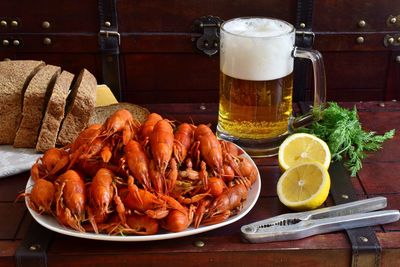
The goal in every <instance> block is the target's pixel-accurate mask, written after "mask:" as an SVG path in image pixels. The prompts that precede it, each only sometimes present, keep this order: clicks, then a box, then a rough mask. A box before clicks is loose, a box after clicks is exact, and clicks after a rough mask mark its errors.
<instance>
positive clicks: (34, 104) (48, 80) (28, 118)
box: [14, 65, 61, 147]
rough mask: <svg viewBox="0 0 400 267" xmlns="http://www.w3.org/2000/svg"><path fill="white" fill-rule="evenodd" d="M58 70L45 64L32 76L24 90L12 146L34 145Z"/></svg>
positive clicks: (59, 69)
mask: <svg viewBox="0 0 400 267" xmlns="http://www.w3.org/2000/svg"><path fill="white" fill-rule="evenodd" d="M60 71H61V68H60V67H58V66H53V65H46V66H45V67H43V68H42V69H40V70H39V71H38V72H37V73H36V75H35V76H33V78H32V80H31V81H30V83H29V85H28V87H27V88H26V91H25V95H24V102H23V106H22V119H21V123H20V125H19V127H18V130H17V134H16V135H15V139H14V147H35V145H36V140H37V137H38V132H39V128H40V124H41V121H42V118H43V114H44V111H45V110H46V105H47V101H48V98H49V97H50V94H51V91H52V88H53V86H54V82H55V80H56V78H57V77H58V75H60Z"/></svg>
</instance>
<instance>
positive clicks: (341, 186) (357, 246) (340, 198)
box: [299, 102, 382, 267]
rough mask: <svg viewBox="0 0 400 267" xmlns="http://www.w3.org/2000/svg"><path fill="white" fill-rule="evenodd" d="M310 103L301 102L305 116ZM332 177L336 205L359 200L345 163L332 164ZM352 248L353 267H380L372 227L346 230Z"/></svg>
mask: <svg viewBox="0 0 400 267" xmlns="http://www.w3.org/2000/svg"><path fill="white" fill-rule="evenodd" d="M310 105H311V103H310V102H308V103H307V102H300V103H299V107H300V110H301V112H302V113H303V114H305V113H307V112H308V111H309V110H310V107H311V106H310ZM329 173H330V176H331V190H330V193H331V196H332V198H333V200H334V202H335V204H336V205H339V204H344V203H347V202H351V201H356V200H358V198H357V195H356V192H355V191H354V188H353V184H352V183H351V178H350V176H349V174H348V171H347V170H346V169H345V168H344V166H343V162H339V161H335V162H332V163H331V165H330V168H329ZM346 232H347V235H348V237H349V240H350V242H351V247H352V263H351V266H352V267H358V266H359V267H364V266H365V267H368V266H373V267H379V266H380V265H381V253H382V248H381V246H380V244H379V241H378V239H377V237H376V234H375V231H374V229H373V228H372V227H361V228H355V229H349V230H346Z"/></svg>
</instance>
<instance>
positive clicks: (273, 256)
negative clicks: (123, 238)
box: [0, 102, 400, 267]
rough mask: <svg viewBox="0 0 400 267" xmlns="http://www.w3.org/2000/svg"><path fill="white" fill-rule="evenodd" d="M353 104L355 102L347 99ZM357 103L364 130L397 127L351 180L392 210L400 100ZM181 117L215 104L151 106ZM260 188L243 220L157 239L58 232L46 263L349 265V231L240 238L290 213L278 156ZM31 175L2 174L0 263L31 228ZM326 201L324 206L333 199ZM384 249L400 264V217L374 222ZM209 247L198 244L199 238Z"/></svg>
mask: <svg viewBox="0 0 400 267" xmlns="http://www.w3.org/2000/svg"><path fill="white" fill-rule="evenodd" d="M344 105H346V106H348V107H352V106H353V103H344ZM382 106H383V105H382V104H381V105H379V103H377V102H369V103H357V107H358V109H359V114H360V119H361V121H362V123H363V126H364V128H366V129H368V130H372V131H377V132H378V133H383V132H384V131H387V130H390V129H393V128H396V129H397V134H396V136H395V137H394V138H393V139H392V140H390V141H388V142H386V143H385V144H384V147H383V149H382V150H381V151H379V152H377V153H375V154H373V155H370V156H369V157H368V158H367V159H366V160H365V161H364V167H363V169H362V171H361V172H360V173H359V175H358V176H357V177H355V178H352V179H351V181H352V183H353V186H354V188H355V190H356V192H357V195H358V196H359V198H360V199H361V198H365V197H372V196H377V195H379V196H386V197H387V198H388V208H389V209H400V182H399V181H400V137H399V130H400V124H399V122H400V103H397V102H386V103H384V107H382ZM146 107H147V108H148V109H149V110H150V111H152V112H158V113H160V114H162V115H164V116H166V117H168V118H170V119H173V120H175V121H178V122H188V121H193V122H194V123H196V124H198V123H212V126H215V122H216V115H217V108H218V107H217V105H216V104H176V105H170V104H160V105H147V106H146ZM255 162H256V164H257V165H258V168H259V171H260V173H261V180H262V190H261V195H260V198H259V199H258V201H257V203H256V205H255V207H254V208H253V209H252V210H251V211H250V213H249V214H248V215H247V216H245V217H244V218H243V219H241V220H239V221H238V222H235V223H233V224H231V225H229V226H226V227H223V228H220V229H216V230H213V231H210V232H206V233H202V234H198V235H194V236H189V237H183V238H178V239H171V240H165V241H152V242H131V243H124V242H119V243H116V242H104V241H93V240H85V239H79V238H74V237H68V236H64V235H60V234H54V238H53V240H52V242H51V244H50V248H49V250H48V266H50V267H51V266H109V265H113V266H174V267H177V266H296V267H298V266H349V265H350V261H351V246H350V244H349V241H348V239H347V236H346V234H345V233H344V232H337V233H329V234H324V235H318V236H314V237H310V238H306V239H303V240H298V241H288V242H274V243H265V244H247V243H244V242H242V241H241V238H240V234H239V229H240V226H241V225H243V224H247V223H250V222H253V221H256V220H261V219H265V218H267V217H271V216H275V215H279V214H282V213H286V212H289V210H288V209H286V208H285V207H284V206H283V205H282V204H281V203H280V202H279V200H278V198H277V196H276V183H277V180H278V178H279V176H280V175H281V171H280V170H279V168H278V166H277V159H276V157H273V158H264V159H256V160H255ZM28 177H29V173H28V172H25V173H21V174H18V175H15V176H11V177H7V178H3V179H1V180H0V266H13V265H14V254H15V250H16V248H17V247H18V245H19V244H20V242H21V239H22V238H23V236H24V235H25V233H26V231H27V227H28V226H29V223H30V222H31V221H32V218H31V216H30V215H29V214H28V213H27V211H26V208H25V206H24V204H23V203H22V202H17V203H15V202H14V201H15V198H16V196H17V194H18V193H19V192H21V191H22V190H23V189H24V188H25V184H26V181H27V179H28ZM331 204H332V201H331V199H328V200H327V202H326V205H331ZM374 229H376V232H377V237H378V240H379V242H380V244H381V246H382V248H383V252H382V266H388V267H389V266H400V222H395V223H391V224H387V225H383V226H376V227H375V228H374ZM199 240H201V241H203V242H204V244H205V245H204V247H196V246H195V245H194V244H195V242H196V241H199Z"/></svg>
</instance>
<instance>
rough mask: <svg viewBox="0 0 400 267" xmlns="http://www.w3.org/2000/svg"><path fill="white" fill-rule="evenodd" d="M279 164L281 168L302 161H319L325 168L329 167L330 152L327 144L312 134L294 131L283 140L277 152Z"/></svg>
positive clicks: (285, 168)
mask: <svg viewBox="0 0 400 267" xmlns="http://www.w3.org/2000/svg"><path fill="white" fill-rule="evenodd" d="M278 158H279V166H280V167H281V168H282V169H283V170H287V169H289V168H290V167H292V166H294V165H296V164H299V163H303V162H314V161H317V162H319V163H321V164H322V165H323V166H324V167H325V169H328V168H329V164H330V162H331V152H330V151H329V147H328V145H327V144H326V143H325V142H324V141H323V140H321V139H319V138H318V137H316V136H315V135H312V134H306V133H296V134H292V135H291V136H289V137H288V138H286V139H285V141H283V143H282V144H281V145H280V147H279V152H278Z"/></svg>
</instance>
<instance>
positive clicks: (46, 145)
mask: <svg viewBox="0 0 400 267" xmlns="http://www.w3.org/2000/svg"><path fill="white" fill-rule="evenodd" d="M73 79H74V75H73V74H72V73H69V72H68V71H65V70H64V71H63V72H62V73H61V75H60V76H58V78H57V80H56V83H55V84H54V88H53V92H52V94H51V96H50V98H49V102H48V104H47V108H46V112H45V114H44V117H43V120H42V126H41V128H40V132H39V136H38V139H37V143H36V150H37V151H41V152H44V151H46V150H48V149H50V148H52V147H54V146H55V145H56V141H57V134H58V130H59V129H60V125H61V121H62V119H63V118H64V114H65V105H66V101H67V96H68V92H69V89H70V87H71V84H72V81H73Z"/></svg>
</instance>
